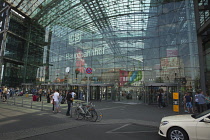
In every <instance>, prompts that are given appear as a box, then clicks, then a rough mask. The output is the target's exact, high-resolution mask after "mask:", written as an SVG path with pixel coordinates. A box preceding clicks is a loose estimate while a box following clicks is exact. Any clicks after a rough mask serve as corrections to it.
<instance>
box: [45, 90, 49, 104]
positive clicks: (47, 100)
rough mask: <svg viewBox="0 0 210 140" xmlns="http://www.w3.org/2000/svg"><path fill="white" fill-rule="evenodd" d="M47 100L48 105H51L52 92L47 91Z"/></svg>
mask: <svg viewBox="0 0 210 140" xmlns="http://www.w3.org/2000/svg"><path fill="white" fill-rule="evenodd" d="M46 98H47V103H50V91H49V90H48V91H47V95H46Z"/></svg>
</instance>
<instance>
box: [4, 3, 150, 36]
mask: <svg viewBox="0 0 210 140" xmlns="http://www.w3.org/2000/svg"><path fill="white" fill-rule="evenodd" d="M5 1H6V2H8V3H10V4H11V5H12V6H13V7H16V8H17V9H18V10H20V11H21V12H22V13H24V14H25V15H27V16H29V17H30V18H32V19H33V20H35V21H37V22H38V23H40V24H41V25H42V26H44V27H48V26H54V25H59V26H62V27H69V28H71V29H80V30H85V31H89V32H98V30H99V27H100V28H101V27H103V26H110V27H111V28H112V29H111V30H112V31H115V32H116V35H117V34H118V31H120V32H121V33H122V32H123V31H129V32H128V34H132V31H134V30H135V31H136V29H138V30H139V26H141V27H142V29H141V31H139V32H142V33H141V36H142V35H144V29H145V28H146V26H147V18H148V12H149V7H150V0H30V1H29V0H5ZM101 20H102V21H104V22H106V23H101V24H107V25H100V26H99V27H97V26H96V23H97V22H99V21H101Z"/></svg>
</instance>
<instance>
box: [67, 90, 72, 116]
mask: <svg viewBox="0 0 210 140" xmlns="http://www.w3.org/2000/svg"><path fill="white" fill-rule="evenodd" d="M66 101H67V104H68V109H67V111H66V116H70V111H71V106H72V103H73V98H72V92H71V91H69V92H68V93H67V95H66Z"/></svg>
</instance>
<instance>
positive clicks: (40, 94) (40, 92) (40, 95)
mask: <svg viewBox="0 0 210 140" xmlns="http://www.w3.org/2000/svg"><path fill="white" fill-rule="evenodd" d="M38 96H39V101H40V102H41V101H42V89H41V88H40V89H39V91H38Z"/></svg>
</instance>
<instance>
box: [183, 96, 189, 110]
mask: <svg viewBox="0 0 210 140" xmlns="http://www.w3.org/2000/svg"><path fill="white" fill-rule="evenodd" d="M185 96H187V93H185V94H184V96H183V106H184V112H188V111H187V107H186V101H185Z"/></svg>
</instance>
